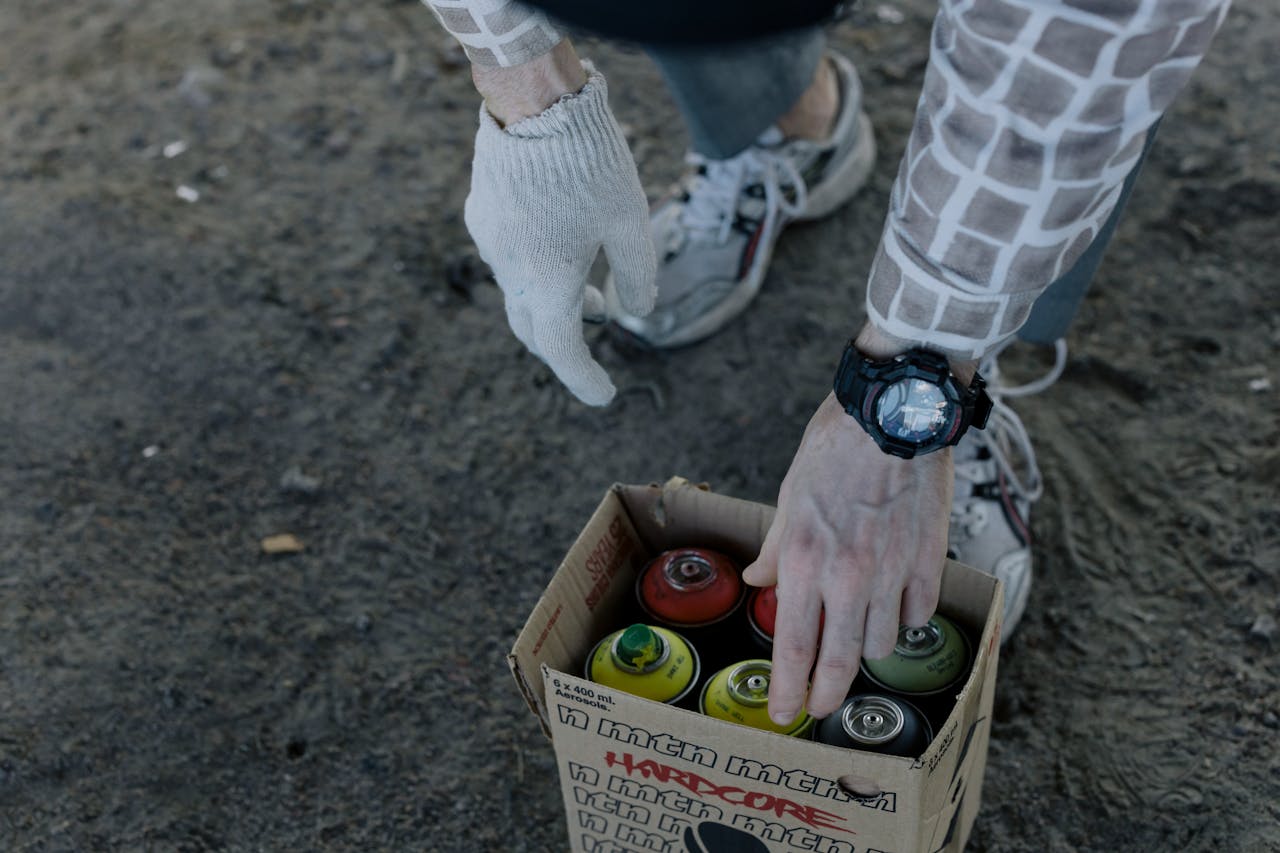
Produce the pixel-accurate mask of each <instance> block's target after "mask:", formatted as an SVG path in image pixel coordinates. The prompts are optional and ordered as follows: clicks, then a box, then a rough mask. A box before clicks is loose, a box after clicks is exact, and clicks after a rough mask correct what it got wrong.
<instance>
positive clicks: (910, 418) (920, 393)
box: [876, 379, 953, 444]
mask: <svg viewBox="0 0 1280 853" xmlns="http://www.w3.org/2000/svg"><path fill="white" fill-rule="evenodd" d="M952 410H953V406H952V404H951V402H950V401H949V400H948V399H947V397H946V395H945V394H943V392H942V389H941V388H939V387H938V386H937V385H934V384H933V383H932V382H927V381H925V380H923V379H902V380H899V381H897V382H894V383H893V384H892V385H890V386H889V387H887V388H885V389H884V391H883V392H881V394H880V399H879V400H877V401H876V422H877V423H878V424H879V425H880V428H881V429H882V430H884V431H885V433H886V434H887V435H889V436H891V437H893V438H896V439H899V440H901V441H909V442H911V443H913V444H928V443H929V442H930V441H932V440H934V439H936V438H938V437H939V436H941V435H943V434H944V433H945V432H946V430H947V427H948V425H949V424H950V422H951V415H952Z"/></svg>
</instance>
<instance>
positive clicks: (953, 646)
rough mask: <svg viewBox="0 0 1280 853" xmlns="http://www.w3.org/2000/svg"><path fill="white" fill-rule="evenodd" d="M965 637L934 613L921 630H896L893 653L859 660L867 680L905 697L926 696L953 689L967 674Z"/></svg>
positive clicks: (952, 625) (950, 623)
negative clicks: (896, 640)
mask: <svg viewBox="0 0 1280 853" xmlns="http://www.w3.org/2000/svg"><path fill="white" fill-rule="evenodd" d="M972 657H973V655H972V652H971V650H970V648H969V638H968V637H966V636H965V634H964V632H963V631H961V630H960V629H959V628H958V627H957V626H956V624H955V623H954V622H952V621H951V620H950V619H948V618H947V617H945V616H942V615H940V614H936V613H935V614H934V615H933V616H932V617H930V619H929V621H928V622H927V623H925V625H924V626H923V627H920V628H911V627H908V626H906V625H903V626H901V627H900V628H898V642H897V645H895V646H894V649H893V654H891V655H889V656H888V657H885V658H881V659H879V660H866V659H863V661H862V670H863V672H865V673H866V674H867V678H868V679H870V680H871V681H873V682H874V683H875V684H877V685H879V686H880V687H884V688H886V689H888V690H892V691H894V692H896V693H902V694H905V695H907V696H929V695H932V694H935V693H942V692H943V691H945V690H947V689H949V688H952V687H955V686H957V685H958V684H959V683H960V681H961V680H962V679H964V677H965V676H966V675H967V674H968V673H969V664H970V662H971V659H972Z"/></svg>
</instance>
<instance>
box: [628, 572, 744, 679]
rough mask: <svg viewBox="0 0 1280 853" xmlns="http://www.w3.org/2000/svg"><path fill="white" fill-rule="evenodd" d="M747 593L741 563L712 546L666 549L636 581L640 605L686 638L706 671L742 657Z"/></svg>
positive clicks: (644, 610)
mask: <svg viewBox="0 0 1280 853" xmlns="http://www.w3.org/2000/svg"><path fill="white" fill-rule="evenodd" d="M746 591H747V589H746V584H744V583H743V581H742V570H741V568H739V566H738V563H737V562H736V561H735V560H734V559H733V558H732V557H730V556H729V555H727V554H724V553H721V552H720V551H715V550H712V549H710V548H673V549H672V550H669V551H663V552H662V553H661V554H659V555H658V556H656V557H654V558H653V559H652V560H650V561H649V563H648V564H647V565H646V566H645V567H644V568H643V569H641V571H640V574H639V576H638V577H637V578H636V601H637V603H638V604H639V605H640V609H641V610H642V611H643V612H644V614H645V616H646V617H647V618H648V619H649V620H650V621H652V622H654V623H655V624H658V625H662V626H665V627H669V628H672V629H674V630H677V631H679V632H680V633H681V634H683V635H684V636H685V637H686V638H688V640H689V642H691V643H692V644H693V645H694V646H696V647H697V649H698V652H699V654H700V655H702V659H703V670H704V672H714V671H715V670H716V669H717V668H718V664H719V663H720V662H721V661H722V660H734V659H737V658H740V657H741V656H742V655H741V652H742V646H743V645H744V643H743V638H742V626H741V625H740V612H741V609H742V601H743V598H744V597H745V596H746Z"/></svg>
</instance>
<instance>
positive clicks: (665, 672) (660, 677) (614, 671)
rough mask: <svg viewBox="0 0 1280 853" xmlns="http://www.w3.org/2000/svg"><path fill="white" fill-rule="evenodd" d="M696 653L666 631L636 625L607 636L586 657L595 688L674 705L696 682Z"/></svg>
mask: <svg viewBox="0 0 1280 853" xmlns="http://www.w3.org/2000/svg"><path fill="white" fill-rule="evenodd" d="M699 668H700V665H699V662H698V653H697V652H696V651H694V649H693V646H691V645H689V643H688V642H687V641H686V640H685V639H684V638H683V637H681V636H680V635H679V634H677V633H676V632H675V631H671V630H669V629H667V628H661V627H657V626H650V625H643V624H636V625H632V626H631V627H629V628H623V629H621V630H618V631H614V632H613V633H612V634H609V635H608V636H607V637H605V638H604V639H603V640H601V641H600V642H598V643H596V646H595V648H594V649H592V650H591V654H590V655H588V656H587V666H586V676H587V678H588V679H590V680H591V681H594V682H596V683H597V684H603V685H604V686H605V687H612V688H614V689H617V690H621V691H623V692H624V693H630V694H632V695H633V696H641V697H643V698H645V699H652V700H654V701H655V702H666V703H668V704H672V705H674V704H676V703H677V702H679V701H680V700H681V699H683V698H684V697H685V696H686V695H688V694H689V692H690V691H691V690H692V689H693V686H694V684H695V683H696V682H697V680H698V672H699Z"/></svg>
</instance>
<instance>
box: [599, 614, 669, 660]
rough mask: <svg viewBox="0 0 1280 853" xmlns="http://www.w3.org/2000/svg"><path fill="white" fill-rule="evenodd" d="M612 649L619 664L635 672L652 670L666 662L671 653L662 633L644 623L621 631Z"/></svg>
mask: <svg viewBox="0 0 1280 853" xmlns="http://www.w3.org/2000/svg"><path fill="white" fill-rule="evenodd" d="M611 651H612V652H613V659H614V662H615V663H617V664H618V666H620V667H622V668H624V669H629V670H631V671H633V672H651V671H653V670H655V669H657V668H658V667H660V666H661V665H662V664H663V663H665V662H666V660H667V657H668V656H669V655H670V649H669V648H668V646H667V642H666V640H664V639H663V638H662V635H661V634H659V633H658V632H657V631H655V630H653V629H652V628H650V627H649V626H648V625H645V624H643V623H636V624H635V625H632V626H630V627H628V628H625V629H623V630H622V631H621V632H619V634H618V637H617V639H615V640H614V641H613V649H612V650H611Z"/></svg>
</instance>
